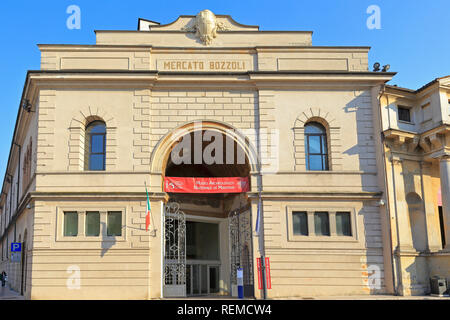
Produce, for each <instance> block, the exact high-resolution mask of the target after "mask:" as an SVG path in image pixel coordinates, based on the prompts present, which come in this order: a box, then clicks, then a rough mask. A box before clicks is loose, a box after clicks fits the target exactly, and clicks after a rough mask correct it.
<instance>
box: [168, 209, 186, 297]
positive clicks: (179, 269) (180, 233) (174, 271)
mask: <svg viewBox="0 0 450 320" xmlns="http://www.w3.org/2000/svg"><path fill="white" fill-rule="evenodd" d="M163 279H164V288H163V291H164V296H165V297H184V296H186V217H185V214H184V212H183V211H181V210H180V205H179V204H178V203H176V202H169V203H167V204H166V205H165V206H164V278H163Z"/></svg>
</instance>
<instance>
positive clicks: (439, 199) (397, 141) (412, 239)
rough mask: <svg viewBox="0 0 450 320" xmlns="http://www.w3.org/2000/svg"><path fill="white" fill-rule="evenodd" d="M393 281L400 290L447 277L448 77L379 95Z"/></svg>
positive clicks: (423, 290) (423, 289)
mask: <svg viewBox="0 0 450 320" xmlns="http://www.w3.org/2000/svg"><path fill="white" fill-rule="evenodd" d="M380 106H381V111H382V122H383V125H382V126H383V134H384V138H385V140H384V144H383V147H384V153H385V166H386V172H387V181H386V183H387V193H386V196H387V198H389V201H388V203H389V212H390V213H391V230H392V243H393V250H394V255H393V256H394V258H393V261H394V266H395V268H394V270H395V275H396V276H395V282H396V286H397V288H398V293H399V294H402V295H423V294H427V293H429V292H430V282H429V281H430V277H433V276H439V277H441V278H447V279H448V278H450V252H449V244H448V241H449V239H450V234H449V231H450V226H449V223H450V220H449V216H450V215H449V208H450V199H449V197H450V191H449V190H450V186H449V181H450V180H449V174H450V160H449V155H450V153H449V151H450V144H449V143H450V131H449V129H450V116H449V115H450V77H449V76H447V77H443V78H439V79H436V80H434V81H432V82H430V83H428V84H427V85H425V86H423V87H422V88H420V89H419V90H416V91H414V90H409V89H405V88H399V87H395V86H386V87H385V88H384V90H383V91H382V93H381V95H380Z"/></svg>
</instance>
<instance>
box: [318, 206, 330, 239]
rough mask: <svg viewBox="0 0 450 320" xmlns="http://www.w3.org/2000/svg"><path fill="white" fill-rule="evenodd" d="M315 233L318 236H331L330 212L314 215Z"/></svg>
mask: <svg viewBox="0 0 450 320" xmlns="http://www.w3.org/2000/svg"><path fill="white" fill-rule="evenodd" d="M314 231H315V233H316V236H329V235H330V221H329V217H328V212H315V213H314Z"/></svg>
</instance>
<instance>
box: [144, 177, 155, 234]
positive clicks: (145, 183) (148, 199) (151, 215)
mask: <svg viewBox="0 0 450 320" xmlns="http://www.w3.org/2000/svg"><path fill="white" fill-rule="evenodd" d="M144 185H145V192H146V193H147V203H148V209H149V211H150V220H151V225H152V226H153V230H152V231H153V233H154V234H155V235H156V233H155V232H156V228H155V227H154V225H155V222H154V221H153V214H152V210H150V209H151V208H150V198H149V195H148V190H147V182H146V181H145V180H144Z"/></svg>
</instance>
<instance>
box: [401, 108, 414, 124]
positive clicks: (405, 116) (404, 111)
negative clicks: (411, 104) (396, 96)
mask: <svg viewBox="0 0 450 320" xmlns="http://www.w3.org/2000/svg"><path fill="white" fill-rule="evenodd" d="M398 120H401V121H405V122H411V110H410V109H409V108H407V107H401V106H398Z"/></svg>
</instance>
